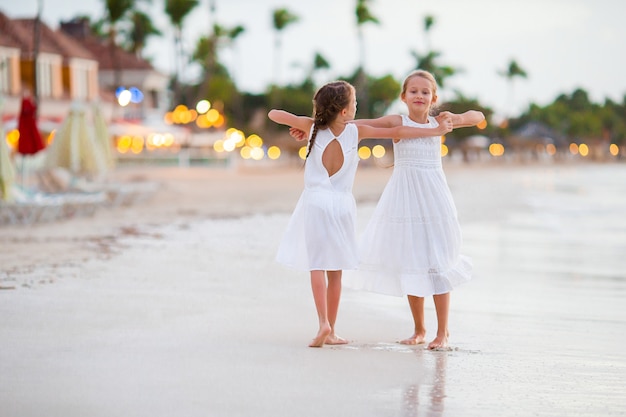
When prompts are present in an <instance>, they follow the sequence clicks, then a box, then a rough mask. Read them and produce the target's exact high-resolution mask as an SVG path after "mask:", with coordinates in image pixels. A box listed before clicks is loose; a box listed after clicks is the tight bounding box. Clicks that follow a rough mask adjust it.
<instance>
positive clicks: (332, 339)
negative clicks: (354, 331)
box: [324, 334, 348, 345]
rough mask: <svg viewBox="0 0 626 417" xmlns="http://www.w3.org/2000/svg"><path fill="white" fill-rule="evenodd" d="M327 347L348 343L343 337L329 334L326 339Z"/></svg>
mask: <svg viewBox="0 0 626 417" xmlns="http://www.w3.org/2000/svg"><path fill="white" fill-rule="evenodd" d="M324 343H326V344H327V345H347V344H348V341H347V340H346V339H344V338H343V337H340V336H337V335H336V334H331V335H329V336H328V337H327V338H326V342H324Z"/></svg>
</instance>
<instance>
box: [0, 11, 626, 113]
mask: <svg viewBox="0 0 626 417" xmlns="http://www.w3.org/2000/svg"><path fill="white" fill-rule="evenodd" d="M41 1H43V19H44V20H45V22H46V23H47V24H49V25H50V26H51V27H53V28H56V27H58V22H59V21H60V20H67V19H70V18H71V17H74V16H76V15H79V14H87V15H90V16H93V17H94V18H98V17H100V16H102V15H103V10H104V6H103V4H104V0H41ZM214 1H215V4H216V18H217V21H218V23H219V24H221V25H223V26H226V27H233V26H235V25H242V26H244V27H245V29H246V31H245V32H244V34H242V35H241V36H240V37H239V38H237V41H236V42H235V44H234V46H233V47H232V48H228V49H224V50H223V52H222V55H221V56H222V59H223V61H224V62H225V63H226V64H227V65H228V67H229V69H230V70H231V72H232V73H233V75H234V77H235V79H236V81H237V84H238V86H239V87H240V89H242V90H244V91H248V92H253V93H260V92H263V91H264V89H265V87H266V86H267V85H268V84H269V83H271V82H273V80H274V62H275V55H274V48H273V46H274V38H275V31H274V30H273V28H272V11H273V10H275V9H277V8H287V9H288V10H290V11H291V12H292V13H294V14H296V15H298V16H299V17H300V21H299V22H298V23H295V24H293V25H291V26H289V27H287V28H286V29H285V30H284V31H283V35H282V43H283V49H282V54H281V63H282V65H281V70H280V74H281V77H280V80H279V81H280V84H284V83H287V82H289V81H301V80H302V79H303V77H304V74H305V68H306V67H309V66H310V65H311V63H312V61H313V56H314V54H315V52H319V53H321V54H322V55H323V56H324V57H325V58H326V59H327V60H328V61H329V62H330V64H331V67H332V68H331V70H330V71H328V72H327V73H325V74H320V77H321V78H320V79H319V80H318V81H319V82H325V81H330V80H332V79H334V78H336V77H338V76H343V75H348V74H351V73H352V72H353V71H354V70H355V68H357V66H358V64H359V52H358V51H359V46H358V41H357V32H356V29H355V15H354V6H355V3H356V1H355V0H315V1H303V0H214ZM163 3H164V0H152V6H151V7H152V10H153V11H151V12H150V14H151V16H153V18H154V21H155V23H156V25H157V26H159V27H160V28H161V30H162V32H163V33H164V38H163V39H159V40H156V39H153V40H152V41H151V42H150V43H149V44H148V47H147V49H146V55H148V56H150V57H152V58H153V62H154V64H155V66H156V67H157V69H160V70H162V71H163V72H166V73H169V72H172V71H173V68H174V67H173V64H172V60H173V53H172V50H173V46H172V44H173V40H172V30H171V29H170V28H169V27H168V20H167V18H166V17H165V15H164V13H163V12H162V10H163ZM370 9H371V11H372V13H373V14H374V15H375V16H376V17H378V19H379V20H380V25H373V24H367V25H365V26H364V28H365V31H364V35H365V41H366V45H367V50H366V58H367V60H366V65H365V67H366V70H367V71H368V72H369V73H371V74H373V75H376V76H381V75H385V74H392V75H393V76H395V77H396V78H397V79H398V80H399V81H402V80H403V78H404V76H405V75H406V74H407V73H408V72H409V71H411V70H412V69H413V68H414V66H415V60H414V58H413V57H412V55H411V51H418V52H419V53H424V51H425V50H426V46H427V44H426V40H425V37H424V33H423V19H424V16H426V15H432V16H434V17H435V24H434V26H433V28H432V30H431V33H430V38H429V39H430V44H431V48H432V49H434V50H436V51H439V52H441V57H440V63H441V64H446V65H450V66H453V67H456V68H461V69H462V70H463V72H462V73H460V74H459V75H456V76H454V77H452V78H450V79H449V80H448V81H447V83H448V84H449V86H448V88H447V91H446V90H443V91H441V94H440V95H441V96H442V98H444V99H445V97H446V96H449V95H450V94H451V91H452V89H458V90H460V91H461V92H462V93H463V94H464V95H465V96H468V97H470V98H477V99H479V100H480V101H481V102H482V103H483V104H485V105H487V106H490V107H492V108H493V109H494V110H495V111H496V112H497V113H499V114H506V113H517V112H519V111H522V110H524V109H525V108H526V107H527V106H528V104H529V103H530V102H534V103H537V104H540V105H545V104H547V103H549V102H551V101H552V100H554V98H556V97H557V96H558V95H559V94H561V93H566V94H570V93H571V92H572V91H573V90H574V89H575V88H579V87H580V88H583V89H585V90H587V92H589V94H590V96H591V99H592V100H593V101H596V102H603V101H604V99H605V98H611V99H613V100H616V101H619V102H621V101H622V99H623V97H624V95H626V70H625V68H626V47H625V44H626V23H625V21H624V16H626V1H623V0H525V1H518V0H436V1H435V0H431V1H419V0H371V2H370ZM0 10H2V11H3V12H4V13H5V14H7V15H8V16H9V17H28V16H31V17H32V16H34V15H35V14H36V11H37V0H19V1H13V0H0ZM211 25H212V22H211V20H210V17H209V0H200V6H199V7H198V9H196V11H195V12H194V13H193V14H192V15H190V16H189V18H188V20H187V21H186V22H185V28H184V37H185V40H186V47H187V49H188V50H189V51H191V49H192V46H193V44H194V43H195V41H196V40H197V39H198V38H199V37H200V36H201V35H203V34H206V33H208V31H209V28H210V27H211ZM511 59H515V60H516V61H517V62H518V63H519V65H520V66H521V67H522V68H523V69H524V70H526V71H527V73H528V78H527V79H518V80H517V81H516V82H515V84H514V90H513V95H512V96H513V99H514V100H513V101H514V103H512V104H510V103H511V100H510V97H511V95H510V94H509V88H508V84H507V83H506V81H505V79H504V78H503V77H501V76H499V75H498V72H499V71H503V70H505V68H506V67H507V64H508V63H509V62H510V60H511ZM195 74H197V71H193V67H189V68H188V76H189V77H193V76H194V75H195Z"/></svg>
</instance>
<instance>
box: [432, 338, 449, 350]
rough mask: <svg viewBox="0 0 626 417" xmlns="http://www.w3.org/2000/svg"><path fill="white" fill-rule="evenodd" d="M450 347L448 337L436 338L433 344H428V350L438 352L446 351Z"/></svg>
mask: <svg viewBox="0 0 626 417" xmlns="http://www.w3.org/2000/svg"><path fill="white" fill-rule="evenodd" d="M447 347H448V335H446V336H439V335H437V337H435V339H433V341H432V342H430V343H429V344H428V349H430V350H437V349H446V348H447Z"/></svg>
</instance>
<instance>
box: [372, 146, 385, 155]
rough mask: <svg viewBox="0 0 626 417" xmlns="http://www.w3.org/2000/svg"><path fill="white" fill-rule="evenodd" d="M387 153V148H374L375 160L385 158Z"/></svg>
mask: <svg viewBox="0 0 626 417" xmlns="http://www.w3.org/2000/svg"><path fill="white" fill-rule="evenodd" d="M386 152H387V151H386V150H385V147H384V146H383V145H375V146H374V147H373V148H372V155H374V158H382V157H383V156H385V153H386Z"/></svg>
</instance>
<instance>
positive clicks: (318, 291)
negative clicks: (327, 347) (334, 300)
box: [309, 271, 331, 347]
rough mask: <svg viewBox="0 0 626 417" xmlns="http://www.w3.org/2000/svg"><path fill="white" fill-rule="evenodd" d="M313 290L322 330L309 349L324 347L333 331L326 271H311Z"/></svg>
mask: <svg viewBox="0 0 626 417" xmlns="http://www.w3.org/2000/svg"><path fill="white" fill-rule="evenodd" d="M311 289H312V290H313V300H314V301H315V308H316V310H317V317H318V319H319V322H320V329H319V331H318V332H317V336H315V338H314V339H313V341H312V342H311V343H310V344H309V347H322V346H324V342H325V341H326V338H327V337H328V335H329V334H330V331H331V327H330V323H329V322H328V310H327V300H326V277H325V276H324V271H311Z"/></svg>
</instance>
